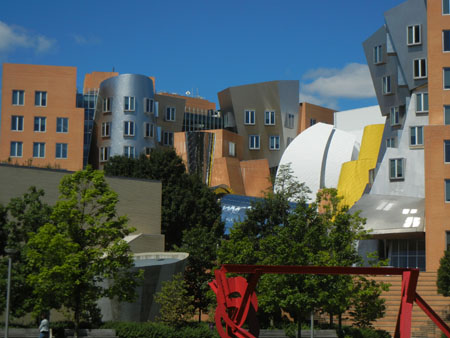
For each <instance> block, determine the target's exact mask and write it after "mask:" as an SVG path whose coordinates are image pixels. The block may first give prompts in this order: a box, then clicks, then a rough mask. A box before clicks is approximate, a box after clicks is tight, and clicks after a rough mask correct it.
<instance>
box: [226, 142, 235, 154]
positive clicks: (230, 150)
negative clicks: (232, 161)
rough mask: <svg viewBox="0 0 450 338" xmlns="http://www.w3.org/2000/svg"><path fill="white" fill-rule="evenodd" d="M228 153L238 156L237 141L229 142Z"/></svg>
mask: <svg viewBox="0 0 450 338" xmlns="http://www.w3.org/2000/svg"><path fill="white" fill-rule="evenodd" d="M228 155H229V156H233V157H234V156H236V143H234V142H228Z"/></svg>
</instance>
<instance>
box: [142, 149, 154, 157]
mask: <svg viewBox="0 0 450 338" xmlns="http://www.w3.org/2000/svg"><path fill="white" fill-rule="evenodd" d="M144 151H145V155H147V156H150V154H151V152H152V148H150V147H145V149H144Z"/></svg>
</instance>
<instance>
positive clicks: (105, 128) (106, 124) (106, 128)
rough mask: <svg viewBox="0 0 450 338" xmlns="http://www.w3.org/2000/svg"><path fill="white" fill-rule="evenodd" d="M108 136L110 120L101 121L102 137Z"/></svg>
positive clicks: (109, 133)
mask: <svg viewBox="0 0 450 338" xmlns="http://www.w3.org/2000/svg"><path fill="white" fill-rule="evenodd" d="M110 136H111V122H103V123H102V137H110Z"/></svg>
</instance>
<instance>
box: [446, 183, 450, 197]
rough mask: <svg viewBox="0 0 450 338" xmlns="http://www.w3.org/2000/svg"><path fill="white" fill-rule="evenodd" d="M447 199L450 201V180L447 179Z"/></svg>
mask: <svg viewBox="0 0 450 338" xmlns="http://www.w3.org/2000/svg"><path fill="white" fill-rule="evenodd" d="M445 201H446V202H450V180H445Z"/></svg>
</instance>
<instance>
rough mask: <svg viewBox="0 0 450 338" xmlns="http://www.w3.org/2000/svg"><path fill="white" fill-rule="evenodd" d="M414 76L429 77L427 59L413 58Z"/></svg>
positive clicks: (418, 77) (416, 77)
mask: <svg viewBox="0 0 450 338" xmlns="http://www.w3.org/2000/svg"><path fill="white" fill-rule="evenodd" d="M413 71H414V73H413V76H414V78H415V79H423V78H425V77H427V59H415V60H413Z"/></svg>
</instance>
